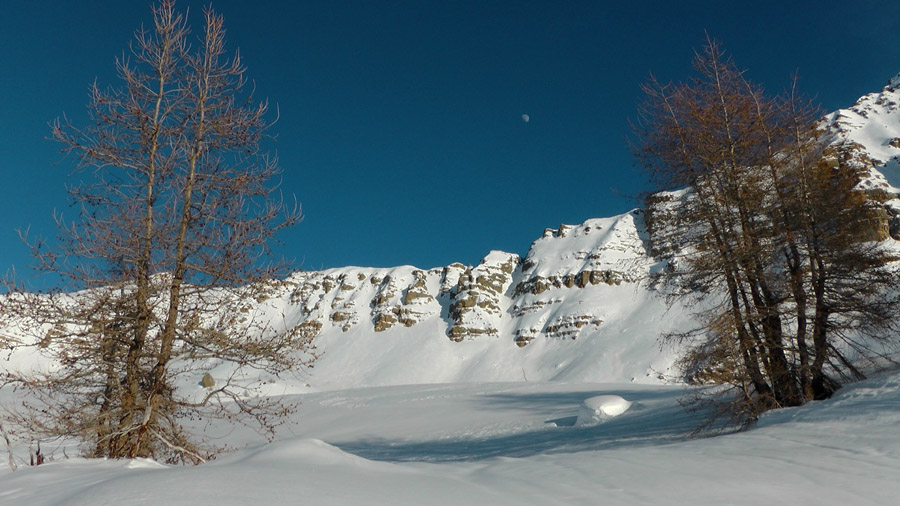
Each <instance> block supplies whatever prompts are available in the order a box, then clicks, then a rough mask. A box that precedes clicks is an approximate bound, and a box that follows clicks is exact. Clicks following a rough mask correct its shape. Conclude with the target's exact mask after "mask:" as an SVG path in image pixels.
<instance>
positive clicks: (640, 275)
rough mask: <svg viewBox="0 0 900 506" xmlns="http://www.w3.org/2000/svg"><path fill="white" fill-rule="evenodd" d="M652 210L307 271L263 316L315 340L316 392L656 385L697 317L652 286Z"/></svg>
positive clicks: (312, 377) (279, 291) (265, 305)
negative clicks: (485, 245) (521, 242)
mask: <svg viewBox="0 0 900 506" xmlns="http://www.w3.org/2000/svg"><path fill="white" fill-rule="evenodd" d="M648 240H649V239H648V237H647V234H646V232H645V231H644V223H643V211H641V210H634V211H631V212H628V213H625V214H622V215H620V216H616V217H612V218H601V219H592V220H588V221H586V222H584V223H583V224H581V225H578V226H570V225H561V226H560V227H559V228H558V229H547V230H546V231H545V232H544V234H543V236H542V237H541V238H539V239H537V240H536V241H534V243H533V244H532V245H531V248H530V250H529V252H528V254H527V255H526V256H525V257H524V258H520V257H519V256H518V255H515V254H511V253H504V252H500V251H492V252H491V253H489V254H488V255H487V256H486V257H485V258H484V259H483V260H482V261H481V263H479V264H478V265H476V266H465V265H462V264H458V263H456V264H451V265H449V266H446V267H441V268H434V269H428V270H425V269H417V268H415V267H411V266H402V267H395V268H390V269H376V268H363V267H347V268H340V269H330V270H325V271H317V272H298V273H295V274H293V275H292V276H290V277H289V278H287V279H286V280H285V281H284V282H283V283H282V284H281V285H280V286H278V287H277V288H276V289H273V290H272V292H271V293H270V294H268V298H267V299H266V300H265V301H263V302H261V304H260V305H259V307H258V308H257V310H258V311H265V312H266V313H267V314H269V315H272V317H276V318H284V319H285V321H288V322H291V324H292V325H296V326H297V328H299V329H300V331H301V332H303V333H305V334H306V335H308V336H310V337H313V336H314V337H315V340H314V344H315V346H316V350H317V353H319V355H320V357H319V359H318V360H317V362H316V363H315V364H314V367H313V368H312V370H311V371H309V377H308V378H307V380H306V381H307V383H308V384H309V385H310V386H311V388H312V389H315V390H319V389H326V390H330V389H340V388H348V387H356V386H377V385H396V384H416V383H454V382H482V381H546V380H564V381H629V382H630V381H634V382H640V383H658V382H660V381H664V379H665V377H666V375H667V374H670V373H671V372H672V371H671V370H670V369H671V364H672V362H673V359H674V353H673V350H664V351H661V350H660V346H659V343H658V339H659V337H660V336H661V335H662V334H664V333H665V332H667V331H670V330H676V329H678V328H683V327H684V326H685V325H688V324H689V320H690V317H689V315H688V314H687V313H686V312H685V311H683V310H679V309H677V308H673V309H671V310H670V309H669V308H667V307H666V304H665V302H664V301H663V300H662V299H661V298H660V297H659V295H658V294H657V293H656V292H655V291H653V290H652V289H651V288H650V287H649V283H648V277H649V274H650V273H651V272H652V271H653V270H654V269H657V268H658V267H659V261H658V260H655V259H654V258H653V257H652V256H651V255H650V254H649V253H648V250H649V245H648Z"/></svg>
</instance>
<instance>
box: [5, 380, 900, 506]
mask: <svg viewBox="0 0 900 506" xmlns="http://www.w3.org/2000/svg"><path fill="white" fill-rule="evenodd" d="M682 394H683V391H682V390H681V388H679V387H674V386H660V385H635V384H573V383H560V382H543V383H524V382H521V383H490V384H442V385H410V386H393V387H376V388H363V389H350V390H343V391H331V392H319V393H309V394H302V395H298V396H295V397H293V399H295V400H299V401H301V402H302V406H301V411H300V418H299V419H297V420H296V424H294V425H293V426H292V427H290V428H287V429H285V430H284V431H282V433H281V434H280V436H279V439H278V440H277V441H276V442H274V443H271V444H262V443H261V442H260V441H258V440H257V439H254V437H252V435H251V434H250V433H247V432H244V431H243V430H240V429H226V428H225V427H212V428H210V429H209V430H213V431H215V430H222V431H225V432H226V433H227V434H228V436H227V440H228V441H229V443H230V444H232V445H236V446H238V447H240V449H239V450H237V451H235V452H233V453H230V454H226V455H224V456H222V457H220V458H219V459H217V460H215V461H212V462H210V463H207V464H203V465H200V466H197V467H180V466H165V465H161V464H158V463H155V462H152V461H146V460H135V461H125V460H123V461H103V460H85V459H78V458H71V459H65V458H63V457H62V456H61V452H60V450H59V449H55V451H54V449H53V448H49V447H47V446H45V447H44V450H45V452H48V451H52V452H53V460H52V461H51V462H49V463H47V464H44V465H42V466H38V467H20V468H19V470H18V471H16V472H12V471H10V470H9V469H7V468H3V469H0V504H10V505H12V504H28V505H29V506H50V505H71V506H78V505H92V506H93V505H151V504H191V505H193V506H207V505H209V506H229V505H244V504H301V503H302V504H315V505H320V506H328V505H342V506H346V505H370V506H380V505H422V504H428V505H444V504H446V505H458V504H492V505H498V506H503V505H510V506H522V505H576V504H577V505H580V504H605V505H655V506H658V505H660V504H665V505H682V504H683V505H692V506H706V505H721V504H739V505H757V504H758V505H771V504H817V505H847V504H853V505H885V504H895V503H896V498H897V497H898V495H900V479H898V478H900V437H898V435H897V428H898V426H900V372H896V371H895V372H892V373H889V374H884V375H882V376H879V377H876V378H873V379H870V380H868V381H865V382H862V383H858V384H855V385H852V386H849V387H846V388H845V389H844V390H842V391H840V392H839V393H838V394H837V395H836V396H835V397H834V398H833V399H830V400H828V401H820V402H815V403H812V404H810V405H807V406H804V407H801V408H792V409H786V410H782V411H778V412H773V413H770V414H768V415H766V416H764V417H763V419H762V420H761V422H760V423H759V425H758V426H757V427H755V428H753V429H752V430H749V431H747V432H743V433H737V434H728V435H722V436H718V437H713V438H707V439H687V438H686V437H685V433H686V432H688V431H689V430H690V429H691V428H692V427H694V425H695V424H696V423H697V419H696V418H692V417H691V415H689V414H687V413H686V412H685V411H684V410H683V409H682V408H681V406H679V405H678V403H677V398H678V397H679V396H680V395H682ZM597 396H619V397H624V398H627V399H631V400H633V401H634V403H635V404H634V405H633V406H632V407H631V409H629V410H627V411H625V412H623V413H621V414H620V415H619V416H617V417H615V418H611V419H609V420H607V421H606V422H605V423H603V424H599V425H593V426H584V427H579V426H576V425H575V424H574V421H575V417H576V416H577V415H576V414H577V412H578V408H579V406H580V405H582V403H583V402H584V400H586V399H591V398H596V397H597ZM19 451H23V449H21V448H20V449H19ZM21 456H22V454H21V453H20V457H21Z"/></svg>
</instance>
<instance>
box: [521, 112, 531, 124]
mask: <svg viewBox="0 0 900 506" xmlns="http://www.w3.org/2000/svg"><path fill="white" fill-rule="evenodd" d="M522 121H524V122H525V123H528V122H529V121H531V116H529V115H527V114H523V115H522Z"/></svg>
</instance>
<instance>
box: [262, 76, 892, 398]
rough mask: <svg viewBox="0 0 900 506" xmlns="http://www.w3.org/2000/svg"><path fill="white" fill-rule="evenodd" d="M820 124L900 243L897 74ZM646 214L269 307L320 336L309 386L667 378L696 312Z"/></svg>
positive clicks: (367, 276) (315, 287) (342, 281)
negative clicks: (525, 247) (862, 172)
mask: <svg viewBox="0 0 900 506" xmlns="http://www.w3.org/2000/svg"><path fill="white" fill-rule="evenodd" d="M823 124H824V125H826V127H827V128H828V129H830V130H831V131H832V133H833V138H834V140H833V143H834V145H835V146H836V147H838V148H839V149H840V150H841V151H842V152H843V153H844V154H845V156H847V157H848V158H849V159H850V160H851V161H852V162H853V163H857V164H860V165H861V166H863V167H865V168H866V169H867V170H868V172H869V177H868V178H866V179H864V180H863V181H862V183H861V185H862V186H863V187H864V188H866V189H868V190H870V191H872V192H877V193H879V194H880V195H879V198H880V200H884V201H886V202H885V204H884V212H883V213H882V214H881V216H880V217H879V219H880V223H878V224H875V229H876V230H878V231H879V234H878V235H879V238H887V237H888V236H889V235H890V236H893V238H894V239H900V200H898V199H897V195H898V194H900V189H898V188H900V76H898V77H895V78H894V79H892V80H891V81H890V82H889V83H888V85H887V86H886V87H885V88H884V89H882V90H881V91H880V92H877V93H871V94H868V95H866V96H864V97H862V98H860V99H859V101H858V102H857V103H856V104H855V105H854V106H852V107H850V108H849V109H842V110H839V111H836V112H834V113H831V114H829V115H828V116H826V117H825V118H824V120H823ZM669 200H672V199H669ZM676 200H677V199H676ZM669 205H670V204H669ZM656 211H657V212H659V211H660V209H656ZM648 214H652V213H646V212H645V211H643V210H640V209H636V210H633V211H631V212H628V213H625V214H622V215H619V216H615V217H612V218H599V219H591V220H588V221H585V222H584V223H582V224H580V225H560V226H559V227H558V228H556V229H550V228H548V229H546V230H545V231H544V234H543V235H542V236H541V237H540V238H538V239H537V240H535V241H534V242H533V243H532V245H531V248H530V249H529V251H528V253H527V254H526V255H525V257H524V258H520V257H519V256H518V255H515V254H512V253H505V252H501V251H492V252H490V253H489V254H488V255H487V256H485V257H484V259H483V260H482V261H481V262H480V263H479V264H478V265H475V266H466V265H462V264H458V263H457V264H451V265H448V266H445V267H438V268H433V269H427V270H426V269H417V268H415V267H410V266H403V267H396V268H392V269H372V268H361V267H347V268H342V269H331V270H326V271H318V272H299V273H296V274H294V275H293V276H291V277H290V278H288V279H287V280H286V282H285V284H284V285H283V287H282V288H281V289H280V291H279V292H278V293H277V294H273V295H274V297H273V300H270V301H267V304H272V305H273V306H272V308H273V309H280V310H281V311H282V312H283V314H285V315H290V316H289V317H288V319H289V320H290V321H291V322H292V324H296V325H299V326H300V328H302V329H303V331H304V332H305V333H307V335H310V336H315V344H316V346H317V350H318V352H319V353H320V355H321V356H320V358H319V360H318V361H317V363H316V364H315V367H314V368H313V370H312V371H311V372H310V375H309V378H308V382H309V384H310V385H311V386H312V387H313V388H316V389H319V388H325V389H331V388H345V387H352V386H362V385H366V386H371V385H386V384H404V383H434V382H460V381H522V380H567V381H634V382H642V383H648V382H649V383H653V382H660V381H665V380H666V379H671V375H672V374H674V373H675V372H676V371H673V370H672V364H673V360H674V356H675V350H672V349H667V348H665V347H662V346H661V345H660V343H659V338H660V336H662V335H663V334H665V333H666V332H669V331H677V330H679V329H684V328H686V327H687V326H689V325H690V320H691V317H690V314H689V313H690V312H689V311H687V310H685V308H683V307H677V306H676V307H667V306H666V304H665V303H664V301H663V300H662V298H661V296H660V295H659V293H658V292H657V291H655V290H654V289H653V287H652V285H651V282H650V279H649V274H650V273H652V272H653V271H654V270H656V269H660V268H662V266H663V262H664V261H663V260H662V259H661V258H660V256H659V255H660V254H661V253H665V252H666V245H661V244H654V243H653V238H652V237H651V234H650V233H649V232H648V227H647V226H646V224H645V219H646V218H647V215H648Z"/></svg>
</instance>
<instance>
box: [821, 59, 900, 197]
mask: <svg viewBox="0 0 900 506" xmlns="http://www.w3.org/2000/svg"><path fill="white" fill-rule="evenodd" d="M825 123H826V124H827V125H828V126H829V128H830V129H831V130H832V131H833V132H834V133H835V141H834V144H835V145H842V146H844V147H845V148H847V149H849V150H850V151H851V153H852V154H853V155H854V158H855V159H856V161H857V162H858V163H861V164H862V165H863V166H864V168H866V169H868V170H869V174H870V175H869V178H868V180H867V181H863V185H864V186H865V187H867V188H880V189H883V190H885V191H887V192H889V193H892V194H896V193H898V191H900V190H898V188H900V75H898V76H895V77H894V78H892V79H891V80H890V82H889V83H888V85H887V86H885V87H884V88H882V90H881V91H879V92H876V93H869V94H867V95H864V96H863V97H861V98H860V99H859V100H857V101H856V103H855V104H854V105H853V106H851V107H849V108H847V109H840V110H838V111H835V112H833V113H831V114H829V115H827V116H826V117H825Z"/></svg>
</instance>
